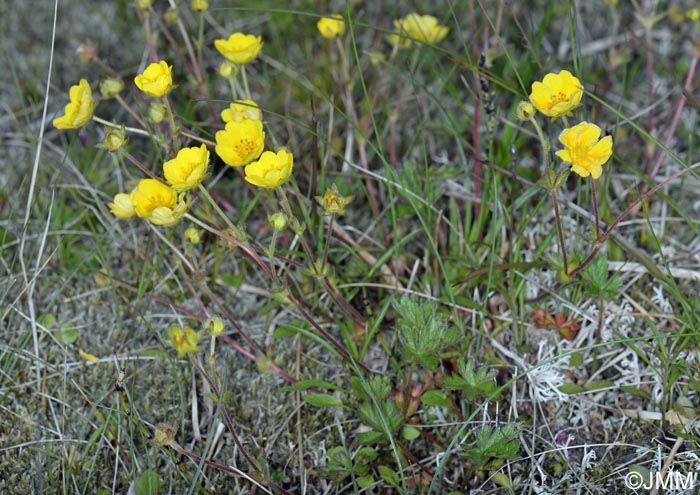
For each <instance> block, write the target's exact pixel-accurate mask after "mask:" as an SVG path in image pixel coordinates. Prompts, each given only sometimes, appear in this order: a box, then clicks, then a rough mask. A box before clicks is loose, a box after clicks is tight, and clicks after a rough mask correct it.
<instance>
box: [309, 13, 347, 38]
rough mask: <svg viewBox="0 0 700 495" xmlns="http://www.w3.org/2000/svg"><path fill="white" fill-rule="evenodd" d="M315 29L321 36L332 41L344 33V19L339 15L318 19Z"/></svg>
mask: <svg viewBox="0 0 700 495" xmlns="http://www.w3.org/2000/svg"><path fill="white" fill-rule="evenodd" d="M316 27H317V28H318V30H319V32H320V33H321V36H323V37H324V38H327V39H329V40H332V39H335V38H337V37H338V36H341V35H342V34H343V33H345V19H343V16H342V15H340V14H331V15H330V16H329V17H323V18H322V19H319V20H318V22H317V23H316Z"/></svg>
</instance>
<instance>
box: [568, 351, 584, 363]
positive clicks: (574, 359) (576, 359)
mask: <svg viewBox="0 0 700 495" xmlns="http://www.w3.org/2000/svg"><path fill="white" fill-rule="evenodd" d="M582 364H583V356H582V355H581V353H580V352H574V353H573V354H572V355H571V358H569V365H570V366H581V365H582Z"/></svg>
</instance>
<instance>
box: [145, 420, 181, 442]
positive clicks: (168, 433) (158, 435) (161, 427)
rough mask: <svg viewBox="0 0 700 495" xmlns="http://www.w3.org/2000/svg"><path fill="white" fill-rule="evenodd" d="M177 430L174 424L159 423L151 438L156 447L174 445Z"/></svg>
mask: <svg viewBox="0 0 700 495" xmlns="http://www.w3.org/2000/svg"><path fill="white" fill-rule="evenodd" d="M176 433H177V431H176V430H175V428H173V427H172V426H170V425H168V424H166V423H158V426H156V427H155V429H154V430H153V438H151V440H149V442H150V443H151V445H153V446H154V447H163V446H165V445H172V444H173V442H174V441H175V434H176Z"/></svg>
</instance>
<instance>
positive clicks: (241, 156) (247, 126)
mask: <svg viewBox="0 0 700 495" xmlns="http://www.w3.org/2000/svg"><path fill="white" fill-rule="evenodd" d="M264 147H265V133H264V132H263V125H262V122H260V121H259V120H250V119H247V120H243V121H241V122H236V121H235V120H232V121H231V122H229V123H227V124H226V127H225V129H224V130H223V131H218V132H217V133H216V148H214V149H215V151H216V154H217V155H219V156H220V157H221V159H222V160H223V161H224V163H226V164H227V165H230V166H232V167H240V166H242V165H247V164H249V163H250V162H252V161H253V160H255V159H256V158H257V157H259V156H260V153H262V151H263V148H264Z"/></svg>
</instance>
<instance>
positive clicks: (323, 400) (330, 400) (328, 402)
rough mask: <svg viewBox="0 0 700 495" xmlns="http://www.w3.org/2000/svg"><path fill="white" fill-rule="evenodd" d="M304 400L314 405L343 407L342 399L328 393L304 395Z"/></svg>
mask: <svg viewBox="0 0 700 495" xmlns="http://www.w3.org/2000/svg"><path fill="white" fill-rule="evenodd" d="M304 400H305V401H306V402H308V403H309V404H311V405H312V406H316V407H343V401H341V400H340V399H338V398H336V397H333V396H332V395H328V394H310V395H305V396H304Z"/></svg>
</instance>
